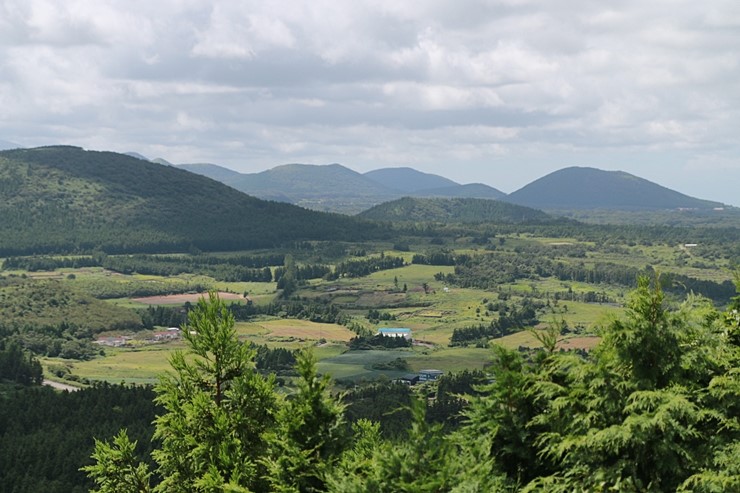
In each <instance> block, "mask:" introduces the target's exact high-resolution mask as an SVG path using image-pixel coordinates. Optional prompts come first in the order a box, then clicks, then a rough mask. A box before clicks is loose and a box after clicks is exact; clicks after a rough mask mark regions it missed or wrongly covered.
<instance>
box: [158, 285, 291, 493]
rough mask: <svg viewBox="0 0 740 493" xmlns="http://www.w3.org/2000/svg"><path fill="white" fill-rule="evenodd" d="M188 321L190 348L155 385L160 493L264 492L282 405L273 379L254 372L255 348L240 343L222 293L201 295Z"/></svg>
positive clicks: (176, 357) (176, 356)
mask: <svg viewBox="0 0 740 493" xmlns="http://www.w3.org/2000/svg"><path fill="white" fill-rule="evenodd" d="M188 319H189V321H188V324H187V326H186V327H185V330H184V331H183V333H184V338H185V340H186V341H187V342H188V344H189V346H190V349H189V351H188V353H187V355H186V354H185V353H182V352H177V353H175V354H174V355H173V356H172V358H171V359H170V364H171V365H172V369H173V370H174V374H169V375H167V376H165V377H162V378H161V380H160V383H159V385H158V386H157V388H156V391H157V394H158V395H157V398H156V402H157V403H158V404H160V405H162V406H163V407H164V408H165V410H166V413H165V414H163V415H162V416H159V417H158V418H157V420H156V431H155V434H154V438H155V439H158V440H161V443H162V445H161V448H160V449H158V450H155V452H154V458H155V459H156V461H157V463H158V464H159V468H158V470H157V472H158V473H159V474H160V475H161V476H162V478H163V481H162V483H161V484H160V485H159V486H158V487H157V489H156V490H157V491H162V492H164V491H167V492H179V491H182V492H189V491H211V490H213V489H219V488H226V487H228V488H229V489H231V490H233V491H241V490H243V491H247V490H246V489H247V488H248V489H258V488H259V486H260V485H261V484H262V476H263V473H264V469H263V468H262V467H261V465H260V462H259V459H260V458H261V457H263V456H264V455H265V454H266V452H267V442H266V439H265V438H266V437H265V435H266V433H267V431H268V430H269V429H270V428H271V427H272V426H273V425H274V423H275V418H274V416H275V413H276V411H277V407H278V400H277V397H276V395H275V392H274V387H275V381H274V377H273V376H269V377H263V376H262V375H260V374H259V373H258V372H256V371H255V363H254V357H255V351H254V350H253V349H251V348H250V347H249V346H248V345H246V344H241V343H240V342H239V341H238V339H237V338H236V333H235V330H234V317H233V315H232V314H231V312H230V311H229V309H228V307H227V306H226V304H225V303H224V302H223V301H222V300H221V299H219V297H218V295H217V294H216V293H210V294H209V298H208V300H205V299H204V298H201V300H200V301H199V302H198V304H197V305H196V307H195V308H194V309H193V310H192V311H191V312H190V313H189V315H188Z"/></svg>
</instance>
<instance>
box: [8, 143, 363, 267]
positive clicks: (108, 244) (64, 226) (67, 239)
mask: <svg viewBox="0 0 740 493" xmlns="http://www.w3.org/2000/svg"><path fill="white" fill-rule="evenodd" d="M373 231H377V228H376V227H374V226H372V225H369V224H367V223H365V222H363V221H360V220H358V219H355V218H351V217H347V216H341V215H337V214H326V213H322V212H317V211H309V210H306V209H302V208H300V207H296V206H293V205H290V204H285V203H279V202H270V201H265V200H261V199H258V198H255V197H252V196H248V195H246V194H244V193H242V192H239V191H237V190H234V189H233V188H230V187H228V186H226V185H224V184H222V183H220V182H217V181H215V180H212V179H209V178H206V177H202V176H199V175H197V174H193V173H190V172H188V171H186V170H183V169H178V168H176V167H172V166H163V165H161V164H156V163H153V162H149V161H143V160H141V159H137V158H135V157H131V156H127V155H124V154H118V153H113V152H106V151H85V150H83V149H81V148H79V147H74V146H47V147H41V148H34V149H17V150H8V151H0V254H6V255H16V254H23V253H51V252H54V253H58V252H75V251H90V250H93V249H102V250H104V251H107V252H109V253H123V252H137V251H149V252H152V251H185V250H187V249H190V248H197V249H201V250H237V249H250V248H262V247H274V246H276V245H279V244H281V243H283V242H286V241H298V240H308V239H314V240H320V239H321V240H328V239H334V240H336V239H340V240H341V239H344V238H348V237H362V236H366V237H367V236H369V235H372V234H373Z"/></svg>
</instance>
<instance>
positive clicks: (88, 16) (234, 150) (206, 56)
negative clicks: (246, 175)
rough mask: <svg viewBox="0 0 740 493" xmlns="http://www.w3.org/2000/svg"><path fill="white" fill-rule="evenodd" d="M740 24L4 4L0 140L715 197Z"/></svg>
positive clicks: (170, 3)
mask: <svg viewBox="0 0 740 493" xmlns="http://www.w3.org/2000/svg"><path fill="white" fill-rule="evenodd" d="M738 27H740V4H737V2H733V1H730V0H717V1H716V2H712V3H711V5H707V4H697V3H696V2H689V1H688V0H679V1H677V2H673V3H672V4H671V5H670V8H667V6H666V4H664V3H661V2H652V3H651V2H640V1H637V0H627V1H625V2H620V3H619V4H613V5H608V6H606V5H604V4H598V3H594V2H586V1H583V0H569V1H563V2H557V3H553V2H547V1H545V0H508V1H505V0H501V1H494V2H491V1H483V0H481V1H475V0H471V1H470V2H465V4H464V5H461V4H460V3H459V2H453V1H452V0H429V1H419V2H417V1H411V2H397V1H393V0H380V1H377V0H376V1H369V0H357V1H353V2H333V1H329V0H314V1H311V2H309V1H302V0H297V1H295V2H290V4H289V5H287V4H283V3H276V2H261V1H256V0H255V1H237V0H224V1H220V2H218V3H215V4H210V3H207V2H200V1H198V0H162V1H158V2H148V1H144V0H131V1H128V2H119V1H114V0H99V1H96V2H88V1H83V0H70V1H66V2H56V1H52V0H0V104H2V107H3V112H2V114H0V138H2V139H5V140H10V141H14V142H18V143H20V144H24V145H36V144H46V143H50V142H64V141H66V142H69V143H73V144H77V145H83V146H85V147H96V148H105V149H113V150H123V151H128V150H136V151H139V152H143V153H144V154H148V155H159V156H162V157H165V158H166V159H168V160H170V161H175V162H179V161H211V162H217V163H220V164H224V165H231V166H233V167H236V168H240V169H241V170H244V171H249V170H256V169H263V168H266V167H270V166H274V165H276V164H278V163H282V162H290V161H305V162H337V161H340V162H344V163H345V164H348V165H351V166H355V167H358V168H363V169H367V168H369V167H376V168H377V167H382V166H400V165H413V166H417V167H419V168H420V169H422V170H425V171H434V172H441V171H445V172H447V173H453V172H454V173H455V176H450V177H451V178H454V179H456V180H458V181H483V180H488V182H489V183H490V184H491V185H493V186H497V187H499V186H500V185H501V183H506V184H507V186H510V187H514V186H516V185H517V184H519V183H522V184H523V183H525V182H526V181H527V180H530V179H534V178H537V177H538V176H540V175H541V174H542V173H543V172H547V171H550V170H553V169H556V168H557V167H560V166H563V165H569V164H582V165H589V164H592V165H595V164H597V163H604V164H605V165H608V166H612V167H618V166H620V161H621V162H622V167H629V166H632V167H633V168H632V169H633V171H634V170H635V169H637V170H638V171H639V170H640V169H643V170H645V172H646V173H649V174H650V175H651V176H658V177H660V173H664V174H665V175H666V176H669V175H670V179H671V181H672V182H673V183H677V184H678V186H685V187H687V188H690V187H692V186H696V187H700V186H705V188H707V189H709V188H710V187H711V185H712V184H711V183H707V184H704V185H702V180H704V178H702V177H701V176H699V175H698V174H696V173H695V168H697V167H698V166H701V164H697V163H706V165H707V166H715V167H716V166H717V165H716V164H711V163H716V162H721V163H725V162H727V161H725V160H720V161H716V160H715V161H712V160H711V159H708V158H707V156H733V155H737V153H738V151H740V145H739V143H738V139H737V136H736V135H735V134H736V129H737V128H738V126H740V109H739V108H740V86H738V84H737V80H738V79H739V78H740V29H738ZM729 162H730V164H722V166H723V168H722V171H723V172H724V173H725V174H726V177H727V176H729V177H731V179H734V180H735V181H736V182H737V181H740V170H738V169H737V167H736V166H734V165H732V164H731V163H732V162H733V161H732V160H730V161H729ZM651 163H652V164H651ZM687 163H693V164H687ZM656 170H657V171H656ZM676 170H680V172H676ZM637 174H639V173H637ZM682 175H686V178H685V179H683V178H682ZM466 177H467V179H466ZM710 179H712V180H714V179H717V175H716V174H715V175H713V174H711V173H710V174H709V175H708V177H707V178H706V180H710ZM725 181H727V178H726V179H725ZM501 188H506V187H504V186H501ZM727 193H729V192H727ZM710 198H711V197H710ZM724 200H729V199H724ZM733 200H734V199H733Z"/></svg>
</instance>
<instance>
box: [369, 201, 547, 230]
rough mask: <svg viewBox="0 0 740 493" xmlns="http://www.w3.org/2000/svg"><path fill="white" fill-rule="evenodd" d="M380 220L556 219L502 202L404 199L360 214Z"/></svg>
mask: <svg viewBox="0 0 740 493" xmlns="http://www.w3.org/2000/svg"><path fill="white" fill-rule="evenodd" d="M359 215H360V217H364V218H367V219H375V220H379V221H410V222H441V223H449V222H455V223H484V222H485V223H504V224H513V223H517V224H518V223H548V222H552V221H553V220H554V219H553V218H552V217H551V216H549V215H547V214H545V213H544V212H542V211H538V210H536V209H530V208H529V207H523V206H521V205H514V204H509V203H507V202H501V201H499V200H486V199H472V198H452V199H441V198H435V199H422V198H411V197H404V198H402V199H398V200H394V201H392V202H386V203H383V204H380V205H376V206H375V207H373V208H371V209H368V210H366V211H364V212H362V213H360V214H359Z"/></svg>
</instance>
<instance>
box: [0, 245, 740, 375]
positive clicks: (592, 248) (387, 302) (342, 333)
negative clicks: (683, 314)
mask: <svg viewBox="0 0 740 493" xmlns="http://www.w3.org/2000/svg"><path fill="white" fill-rule="evenodd" d="M443 248H444V251H447V252H450V254H454V255H457V256H477V255H504V256H509V257H511V256H515V255H523V256H526V255H527V253H526V252H528V251H533V252H536V253H533V254H532V255H547V256H549V257H551V258H552V259H553V260H557V261H559V262H563V263H566V264H574V263H580V264H581V265H583V266H584V268H588V267H589V266H594V265H597V264H604V263H611V264H618V265H623V266H625V268H641V267H644V266H645V265H652V266H655V269H656V270H657V269H663V270H664V271H665V272H673V273H681V274H683V275H690V276H692V277H694V278H696V279H704V280H711V281H714V282H723V281H727V280H728V279H731V278H732V271H731V270H730V268H729V264H728V261H727V259H723V258H717V257H715V256H712V255H708V256H702V250H696V249H691V248H688V249H687V248H686V247H685V246H683V245H667V244H662V243H658V242H656V243H655V244H629V245H628V244H619V245H609V246H603V245H602V246H599V245H598V244H597V243H595V242H593V241H583V240H578V239H576V238H570V237H562V238H561V237H546V236H536V235H533V234H511V235H502V236H500V237H499V238H498V241H492V242H491V243H490V244H489V245H488V246H487V247H486V248H482V247H481V246H480V245H478V244H475V243H473V242H472V240H471V239H470V238H467V239H466V238H464V237H463V238H457V239H455V240H454V241H451V242H450V241H448V242H446V245H445V246H444V247H443ZM355 249H356V250H362V251H363V252H365V251H367V253H366V254H363V255H361V256H355V255H345V256H336V255H334V256H333V257H331V258H333V259H334V260H333V262H334V263H332V264H329V266H330V267H333V266H334V265H336V263H338V262H339V261H352V260H362V259H368V258H373V257H374V258H380V257H381V256H383V257H401V258H403V259H404V262H405V265H404V266H403V267H398V268H392V269H387V270H376V271H374V272H371V273H369V274H368V275H364V276H359V277H349V276H342V277H339V278H335V279H331V278H328V279H326V278H325V279H321V278H315V279H309V280H305V281H302V282H300V283H299V285H298V288H297V290H296V292H295V293H293V295H292V296H293V300H294V301H293V303H296V302H297V303H303V304H308V305H311V304H314V305H317V306H323V305H327V304H328V305H332V306H335V307H337V308H338V309H339V311H340V312H341V313H342V314H343V318H342V321H341V322H338V323H319V322H318V321H311V320H309V319H301V318H291V317H288V316H286V315H281V314H280V313H277V314H274V315H256V316H252V317H251V318H249V319H248V320H240V321H238V322H237V324H236V332H237V335H238V337H239V338H240V339H241V340H243V341H248V342H252V343H254V344H258V345H265V346H267V347H269V348H279V347H282V348H286V349H291V350H294V349H300V348H304V347H311V348H313V351H314V352H315V354H316V355H317V357H318V359H319V361H320V363H319V369H320V371H321V372H325V373H327V374H330V375H331V376H332V377H333V378H335V379H337V380H341V381H349V382H351V381H369V380H374V379H378V378H380V379H387V378H390V379H392V378H397V377H399V376H400V375H402V374H403V373H404V372H408V371H412V372H413V371H418V370H420V369H425V368H434V369H440V370H443V371H446V372H448V371H460V370H463V369H481V368H483V367H484V366H485V365H486V364H487V363H488V361H489V359H490V350H489V349H487V348H486V347H485V346H486V344H481V343H480V342H478V343H471V344H470V345H468V346H467V347H451V346H450V338H451V335H452V333H453V331H454V330H455V329H459V328H465V327H475V326H488V325H490V324H492V323H495V321H496V320H497V319H499V317H501V313H499V312H497V311H496V310H498V309H499V308H500V306H501V305H502V304H503V306H504V309H506V308H507V307H508V308H509V309H511V307H515V306H517V304H518V303H521V302H522V301H523V300H526V299H530V300H535V301H536V302H537V303H539V305H538V307H539V308H538V309H537V319H538V321H539V322H538V323H537V324H536V325H534V326H532V327H529V329H530V330H516V331H514V333H511V334H508V335H506V336H504V337H499V338H496V339H493V340H491V341H489V344H501V345H504V346H506V347H509V348H513V349H517V348H535V347H538V346H539V342H538V341H537V339H536V337H535V336H534V335H533V333H532V332H531V330H542V329H544V328H546V327H548V326H549V325H550V324H556V325H558V326H560V325H563V324H565V326H567V328H568V330H567V331H565V332H563V334H562V336H561V339H560V340H559V342H558V347H560V348H562V349H565V350H570V349H587V350H588V349H591V348H593V347H594V346H595V344H596V343H597V342H598V337H596V336H595V334H596V333H597V332H598V329H599V327H601V326H604V325H606V324H609V323H610V322H611V321H612V320H613V319H615V318H617V317H619V316H621V315H622V313H623V308H622V306H623V303H624V300H625V296H626V295H627V293H629V291H630V287H629V286H624V285H617V284H603V283H602V284H592V283H588V282H580V281H562V280H558V279H556V278H554V277H537V276H534V277H532V276H530V277H528V278H520V279H516V280H514V281H512V282H502V283H499V284H496V285H495V286H494V287H492V288H489V289H480V288H475V287H460V286H457V285H456V284H455V283H454V282H453V283H450V282H448V279H449V278H450V277H454V275H455V274H456V268H455V267H454V266H452V265H423V264H412V263H411V261H412V259H413V257H414V255H415V253H420V252H428V251H431V250H434V249H438V247H436V246H433V245H431V244H429V243H428V242H424V241H417V243H415V244H414V243H412V244H411V246H410V251H399V250H393V249H392V248H389V245H388V244H387V243H382V242H380V243H363V244H361V245H356V246H352V245H345V246H344V251H346V252H349V251H354V250H355ZM532 249H534V250H532ZM538 249H539V250H538ZM542 249H544V250H542ZM574 249H575V250H574ZM578 249H581V253H580V254H579V255H580V256H579V257H573V256H570V255H571V253H572V252H573V251H578ZM334 250H336V248H334ZM568 252H571V253H568ZM263 253H264V252H263ZM225 258H226V256H225ZM295 258H296V262H297V264H298V265H302V264H309V263H312V262H316V261H320V260H321V258H322V256H321V254H319V253H317V252H315V251H310V250H309V251H308V252H303V251H296V252H295ZM279 267H281V266H273V267H272V270H273V272H275V270H276V269H277V268H279ZM4 274H5V275H6V276H11V277H13V278H15V279H21V278H23V279H24V280H25V282H29V283H30V282H45V283H46V284H44V286H46V289H49V288H48V286H49V284H48V283H49V282H52V281H53V282H56V283H58V285H59V286H64V289H65V290H67V291H68V292H69V293H81V294H84V295H85V296H88V297H92V298H90V300H91V301H89V302H87V303H88V307H91V306H94V307H95V308H96V310H98V312H100V310H101V306H102V307H104V306H106V305H107V306H110V307H111V309H115V310H118V311H116V312H115V314H116V316H117V317H118V318H120V310H127V311H128V312H127V313H132V314H136V313H139V312H140V311H141V310H143V309H145V308H147V307H148V306H151V305H162V306H169V307H173V308H177V307H179V306H182V304H183V303H186V302H187V303H190V304H192V303H195V302H196V300H197V297H198V295H197V294H196V293H203V292H205V291H207V290H217V291H220V292H222V293H223V297H224V298H225V299H227V301H228V302H229V303H238V304H244V303H247V302H249V303H251V304H253V305H254V306H257V307H260V306H268V305H271V304H277V305H276V306H279V304H280V303H283V302H284V300H282V299H281V290H280V289H278V283H277V282H276V281H275V280H273V281H271V282H251V281H250V282H240V281H223V280H216V279H214V278H212V277H209V276H205V275H202V274H189V273H182V274H178V275H173V276H163V275H151V274H148V275H142V274H137V273H135V272H134V273H128V274H123V273H118V272H113V271H110V270H107V269H103V268H101V267H84V268H77V269H73V268H63V269H56V270H53V271H36V272H27V271H21V270H16V271H6V272H4ZM2 289H4V290H5V293H6V294H5V295H6V296H7V297H12V296H13V292H12V290H13V289H16V288H15V287H14V284H13V283H7V282H6V285H5V287H4V288H2ZM25 289H26V290H27V289H28V288H25ZM67 291H65V292H67ZM594 292H598V293H599V296H602V297H603V298H604V299H607V300H609V301H608V302H603V301H602V302H585V301H583V300H582V298H584V296H585V295H587V294H589V293H590V294H593V293H594ZM564 293H567V295H568V296H571V297H572V299H563V298H562V296H563V295H564ZM70 296H72V295H69V294H68V295H67V297H68V298H69V297H70ZM559 297H560V298H559ZM100 300H102V301H104V303H103V304H102V305H101V304H100V303H101V301H100ZM492 307H494V308H495V309H494V310H491V308H492ZM372 311H376V312H377V313H378V314H379V315H381V318H380V319H379V320H370V319H369V318H368V315H369V313H370V312H372ZM96 313H97V312H96ZM113 313H114V312H111V316H113ZM96 317H98V318H101V317H106V312H105V309H104V308H103V311H102V315H101V314H100V313H98V314H97V315H96ZM102 325H105V324H102ZM381 327H405V328H410V329H411V330H412V332H413V339H414V341H415V343H416V344H415V345H414V346H413V347H412V348H408V349H394V350H379V349H375V350H355V351H350V350H348V347H347V343H348V342H349V341H350V339H352V338H353V337H355V336H356V335H357V334H356V331H357V330H358V328H361V329H362V330H364V331H366V332H369V333H375V332H376V331H377V329H379V328H381ZM155 330H156V329H155ZM93 332H94V333H95V332H97V333H98V334H97V335H95V336H94V337H101V336H110V335H121V334H126V333H128V334H133V335H132V337H134V339H137V338H138V339H140V340H139V341H137V342H136V343H135V344H134V345H133V347H116V348H111V347H104V348H103V352H104V355H101V356H97V357H94V358H92V359H89V360H88V361H79V360H69V359H63V358H59V357H54V358H52V357H45V358H43V360H42V361H43V363H44V365H45V366H46V368H47V369H50V368H54V367H56V368H59V367H60V366H63V367H65V368H67V372H68V374H71V375H73V377H72V378H73V379H76V380H80V381H94V380H105V381H108V382H116V383H117V382H127V383H153V382H156V380H157V375H159V374H161V373H162V372H164V371H166V370H167V369H168V367H169V363H168V358H169V355H170V354H171V352H172V351H174V350H177V349H182V348H183V347H184V345H183V343H182V342H169V343H157V344H152V343H151V342H144V339H145V337H144V334H145V333H139V335H138V336H137V332H135V331H133V332H132V331H131V330H130V329H115V328H110V327H108V328H106V327H103V328H102V329H101V330H98V331H96V330H93ZM397 358H401V359H403V360H405V361H406V363H407V365H408V370H407V371H400V370H399V371H395V370H388V369H378V366H380V367H382V366H383V365H384V364H387V363H389V362H391V361H394V360H396V359H397Z"/></svg>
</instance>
